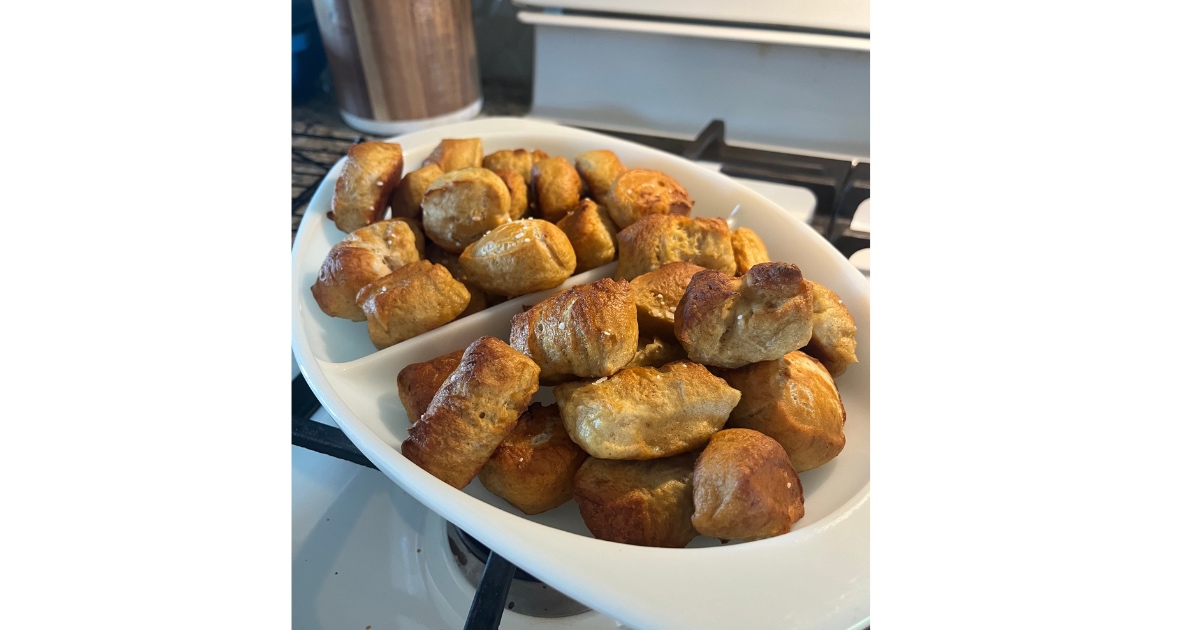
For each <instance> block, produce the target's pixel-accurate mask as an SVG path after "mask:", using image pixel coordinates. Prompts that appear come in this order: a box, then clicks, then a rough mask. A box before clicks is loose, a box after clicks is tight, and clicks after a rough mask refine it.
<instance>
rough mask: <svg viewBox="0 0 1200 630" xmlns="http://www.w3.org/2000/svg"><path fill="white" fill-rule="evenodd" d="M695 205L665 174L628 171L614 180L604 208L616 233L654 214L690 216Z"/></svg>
mask: <svg viewBox="0 0 1200 630" xmlns="http://www.w3.org/2000/svg"><path fill="white" fill-rule="evenodd" d="M693 205H694V202H693V201H692V199H691V197H689V196H688V193H687V191H686V190H684V189H683V186H680V185H679V182H677V181H675V180H674V179H672V178H671V176H670V175H667V174H666V173H663V172H662V171H651V170H648V169H644V168H633V169H629V170H627V171H625V172H623V173H621V174H620V175H618V176H617V178H616V179H614V180H613V182H612V185H611V186H610V187H609V189H608V195H607V196H606V197H605V207H606V208H607V209H608V215H609V216H610V217H612V220H613V223H615V224H616V225H617V229H624V228H626V227H629V226H630V225H633V223H634V222H635V221H637V220H638V219H640V218H642V217H644V216H648V215H652V214H677V215H685V216H686V215H688V214H690V213H691V211H692V206H693Z"/></svg>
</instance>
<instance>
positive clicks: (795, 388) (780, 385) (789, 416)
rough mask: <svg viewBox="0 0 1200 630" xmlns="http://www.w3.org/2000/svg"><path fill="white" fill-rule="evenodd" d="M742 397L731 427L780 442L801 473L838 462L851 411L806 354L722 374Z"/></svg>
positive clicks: (823, 373) (844, 441) (825, 374)
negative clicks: (756, 433)
mask: <svg viewBox="0 0 1200 630" xmlns="http://www.w3.org/2000/svg"><path fill="white" fill-rule="evenodd" d="M723 375H724V377H725V380H727V381H728V382H729V384H730V385H732V386H733V387H735V388H736V389H737V390H738V391H740V392H741V393H742V399H741V401H740V402H739V403H738V405H737V407H735V408H734V410H733V413H731V414H730V416H729V423H728V426H729V427H731V428H733V427H739V428H746V429H754V430H755V431H758V432H760V433H763V434H765V435H767V436H769V437H771V438H772V439H774V440H775V441H777V442H779V443H780V444H781V445H782V446H783V449H784V450H785V451H787V454H788V458H789V459H790V460H791V462H792V466H793V467H794V468H795V469H796V471H797V472H804V471H806V470H811V469H813V468H816V467H818V466H820V465H822V464H825V463H827V462H829V461H830V460H832V459H833V458H834V457H837V455H838V454H839V453H841V452H842V449H843V448H844V447H845V446H846V434H845V431H844V429H845V425H846V408H845V407H844V406H843V405H842V398H841V395H840V394H839V393H838V390H837V386H836V385H834V383H833V377H832V376H830V375H829V371H828V370H826V369H825V366H823V365H821V363H820V362H819V361H817V360H816V359H814V358H812V357H810V356H808V355H806V354H804V353H803V352H799V351H797V352H789V353H788V354H787V355H785V356H784V357H783V358H781V359H777V360H775V361H764V362H762V363H754V364H751V365H747V366H746V367H743V368H738V369H736V370H729V371H726V372H724V373H723Z"/></svg>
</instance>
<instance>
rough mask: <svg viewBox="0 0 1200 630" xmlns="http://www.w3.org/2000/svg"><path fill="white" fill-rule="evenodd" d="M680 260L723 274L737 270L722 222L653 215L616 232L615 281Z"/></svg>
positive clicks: (726, 227)
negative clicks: (616, 278)
mask: <svg viewBox="0 0 1200 630" xmlns="http://www.w3.org/2000/svg"><path fill="white" fill-rule="evenodd" d="M614 221H615V219H614ZM679 261H685V262H690V263H694V264H697V265H700V266H701V267H704V268H706V269H716V270H717V271H720V272H723V273H729V274H732V273H733V272H734V271H736V270H737V263H735V262H734V259H733V243H732V241H731V240H730V235H729V225H728V224H727V223H725V220H724V219H707V218H696V219H692V218H688V217H684V216H679V215H674V214H652V215H649V216H646V217H643V218H641V219H640V220H638V221H637V222H636V223H634V224H633V225H630V226H629V227H627V228H625V229H623V230H621V231H620V232H617V277H618V278H625V279H626V280H632V279H634V278H636V277H638V276H640V275H642V274H644V273H646V272H648V271H653V270H655V269H658V268H659V267H662V266H664V265H666V264H668V263H673V262H679Z"/></svg>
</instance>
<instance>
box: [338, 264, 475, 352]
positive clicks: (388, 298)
mask: <svg viewBox="0 0 1200 630" xmlns="http://www.w3.org/2000/svg"><path fill="white" fill-rule="evenodd" d="M470 301H471V295H470V293H468V292H467V287H465V286H463V284H462V283H461V282H459V281H457V280H455V279H454V277H453V276H451V275H450V272H449V271H447V270H446V268H445V267H443V266H441V265H435V264H433V263H431V262H429V261H428V260H418V261H417V262H414V263H409V264H407V265H404V266H403V267H400V268H399V269H397V270H396V271H393V272H392V273H390V274H388V275H386V276H384V277H382V278H380V279H378V280H376V281H374V282H372V283H370V284H368V285H367V286H365V287H363V288H362V290H361V291H359V292H358V298H357V302H358V305H359V307H361V308H362V310H363V313H364V314H365V315H366V316H367V334H368V335H370V336H371V343H373V344H375V347H376V348H379V349H380V350H382V349H384V348H386V347H388V346H393V345H395V344H397V343H400V342H401V341H404V340H406V339H412V338H413V337H416V336H417V335H419V334H421V333H423V332H428V331H430V330H433V329H434V328H437V327H438V326H441V325H443V324H446V323H449V322H451V321H454V318H455V317H458V314H459V313H461V312H463V309H465V308H467V303H468V302H470Z"/></svg>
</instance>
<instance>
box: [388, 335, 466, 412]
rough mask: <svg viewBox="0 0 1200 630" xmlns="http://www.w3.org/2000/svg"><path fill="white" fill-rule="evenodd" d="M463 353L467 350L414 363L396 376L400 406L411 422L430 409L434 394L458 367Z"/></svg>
mask: <svg viewBox="0 0 1200 630" xmlns="http://www.w3.org/2000/svg"><path fill="white" fill-rule="evenodd" d="M463 352H465V350H455V351H454V352H451V353H449V354H443V355H442V356H440V357H437V358H434V359H430V360H428V361H422V362H420V363H412V364H410V365H408V366H406V367H405V368H404V369H403V370H400V373H399V374H397V375H396V391H397V392H398V393H399V394H400V404H402V405H404V411H406V412H407V413H408V419H409V422H412V421H413V420H414V419H416V418H420V417H421V414H423V413H425V410H426V409H428V408H429V403H430V401H432V400H433V396H434V394H436V393H437V391H438V390H439V389H441V387H442V383H445V382H446V379H448V378H450V375H451V374H453V373H454V370H455V368H457V367H458V362H459V361H461V360H462V356H463Z"/></svg>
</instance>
